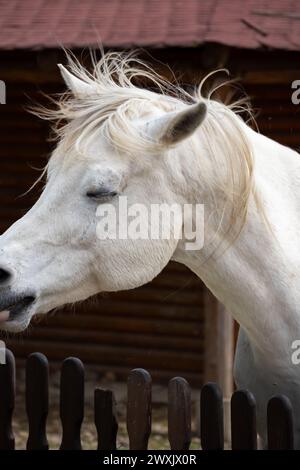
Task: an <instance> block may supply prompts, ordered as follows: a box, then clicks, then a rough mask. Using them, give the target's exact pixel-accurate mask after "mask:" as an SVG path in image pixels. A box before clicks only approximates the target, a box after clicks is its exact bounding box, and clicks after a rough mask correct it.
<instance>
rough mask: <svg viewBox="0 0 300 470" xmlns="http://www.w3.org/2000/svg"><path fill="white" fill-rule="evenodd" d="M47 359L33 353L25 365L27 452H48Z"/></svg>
mask: <svg viewBox="0 0 300 470" xmlns="http://www.w3.org/2000/svg"><path fill="white" fill-rule="evenodd" d="M48 369H49V367H48V360H47V358H46V357H45V356H44V355H43V354H41V353H38V352H37V353H33V354H30V356H29V357H28V359H27V363H26V412H27V417H28V425H29V434H28V440H27V449H28V450H48V441H47V435H46V421H47V416H48V401H49V391H48V381H49V380H48V375H49V370H48Z"/></svg>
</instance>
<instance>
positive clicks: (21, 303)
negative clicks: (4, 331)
mask: <svg viewBox="0 0 300 470" xmlns="http://www.w3.org/2000/svg"><path fill="white" fill-rule="evenodd" d="M14 300H15V299H14ZM34 300H35V297H34V296H32V295H27V296H24V297H20V298H18V299H17V300H15V301H11V302H9V301H8V302H7V305H5V307H4V308H3V310H1V312H0V324H1V323H4V322H10V321H15V320H18V318H19V317H21V316H22V315H23V313H24V312H25V311H26V310H27V309H28V307H29V306H30V305H31V304H32V303H33V302H34Z"/></svg>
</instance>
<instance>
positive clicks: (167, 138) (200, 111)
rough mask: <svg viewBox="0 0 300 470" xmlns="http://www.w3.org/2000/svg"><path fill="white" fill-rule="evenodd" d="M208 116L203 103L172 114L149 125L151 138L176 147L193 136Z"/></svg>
mask: <svg viewBox="0 0 300 470" xmlns="http://www.w3.org/2000/svg"><path fill="white" fill-rule="evenodd" d="M205 116H206V105H205V103H203V102H200V103H197V104H193V105H190V106H187V107H186V109H184V110H182V111H176V112H171V113H168V114H165V115H164V116H162V117H160V118H158V119H154V120H153V121H151V122H149V123H148V130H149V132H150V134H151V137H152V138H154V139H155V140H158V141H159V142H161V143H162V144H165V145H174V144H177V143H178V142H180V141H181V140H183V139H186V138H187V137H189V136H191V135H192V134H193V132H194V131H195V130H196V129H197V127H198V126H200V124H201V123H202V121H203V120H204V118H205Z"/></svg>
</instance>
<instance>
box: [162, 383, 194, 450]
mask: <svg viewBox="0 0 300 470" xmlns="http://www.w3.org/2000/svg"><path fill="white" fill-rule="evenodd" d="M168 437H169V442H170V446H171V450H188V449H189V447H190V444H191V389H190V386H189V384H188V383H187V381H186V380H185V379H183V378H182V377H174V378H173V379H171V380H170V382H169V387H168Z"/></svg>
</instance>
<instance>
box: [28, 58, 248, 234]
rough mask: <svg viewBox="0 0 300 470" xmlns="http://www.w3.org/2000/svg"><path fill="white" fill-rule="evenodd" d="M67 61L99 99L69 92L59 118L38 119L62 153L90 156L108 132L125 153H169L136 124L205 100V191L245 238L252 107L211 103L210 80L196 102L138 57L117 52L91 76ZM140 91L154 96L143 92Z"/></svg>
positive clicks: (46, 114) (43, 112) (55, 114)
mask: <svg viewBox="0 0 300 470" xmlns="http://www.w3.org/2000/svg"><path fill="white" fill-rule="evenodd" d="M67 57H68V62H69V69H70V71H71V73H73V74H74V75H75V76H76V77H78V78H79V79H80V80H82V81H83V82H85V83H86V84H88V85H90V86H91V88H92V89H93V94H91V95H90V96H86V95H84V96H82V97H78V96H77V97H75V96H73V95H72V94H70V93H69V92H66V93H64V94H63V95H62V96H61V97H60V99H58V100H53V101H54V103H55V104H56V109H55V110H52V109H50V110H49V109H45V108H39V109H38V110H35V111H34V112H35V113H36V114H38V115H39V117H42V118H43V119H49V120H54V121H55V125H54V131H55V135H56V137H57V138H58V140H59V145H58V148H60V146H62V145H63V146H66V147H67V148H70V147H72V146H75V148H76V149H77V151H78V152H80V154H84V151H85V147H86V145H87V144H88V142H89V141H90V139H91V138H92V137H93V135H94V133H95V132H98V131H99V129H101V132H102V135H105V137H106V138H107V139H109V141H110V142H111V143H112V144H113V146H114V147H115V148H117V149H118V150H120V151H121V152H124V153H127V154H130V155H132V154H141V155H145V153H146V154H155V153H157V152H162V151H167V150H168V149H167V148H165V147H163V146H162V144H161V143H158V142H156V141H154V140H152V139H150V138H149V137H147V136H145V135H143V134H142V133H141V132H140V130H139V129H138V128H137V126H136V124H135V122H136V120H137V119H140V118H144V117H147V116H149V118H151V114H152V113H153V110H155V109H156V110H157V109H159V110H162V111H164V112H169V111H174V110H176V109H180V108H183V107H184V106H188V105H189V104H192V103H195V102H198V101H199V100H203V101H205V103H206V105H207V117H206V119H205V120H204V122H203V124H202V125H201V128H200V131H199V133H201V140H202V142H203V143H204V145H205V148H206V151H207V153H208V155H207V157H206V158H203V162H202V166H203V172H202V175H203V181H202V182H201V183H202V185H203V186H204V185H205V184H206V185H207V187H208V188H210V189H211V194H212V198H214V197H215V195H214V193H215V192H216V191H218V192H219V191H221V193H222V199H223V201H224V207H222V208H220V207H218V208H216V209H217V211H218V213H219V214H220V211H221V213H222V217H221V219H223V218H224V219H226V225H227V229H229V230H231V229H232V226H235V228H238V229H237V231H236V234H238V233H239V232H240V229H241V228H242V226H243V224H244V222H245V219H246V215H247V208H248V201H249V197H250V194H251V192H252V190H253V163H254V162H253V155H252V150H251V146H250V143H249V142H248V141H247V139H246V136H245V133H244V132H243V130H242V127H241V119H240V117H239V116H238V113H239V112H241V111H245V110H246V111H249V108H247V106H245V103H246V101H245V100H239V101H236V102H234V103H232V104H231V105H229V106H226V105H225V104H223V103H220V102H218V101H215V100H212V99H210V96H211V95H212V93H213V92H214V90H212V91H211V93H210V95H209V98H204V97H203V96H202V94H201V88H202V85H203V83H204V81H205V80H206V78H207V77H205V78H204V79H203V80H202V82H201V83H200V85H199V87H198V88H197V89H196V90H195V92H194V94H191V93H188V92H187V91H185V90H184V89H183V88H181V87H180V86H178V85H172V84H171V83H169V82H167V81H166V80H164V79H163V78H162V77H161V76H159V75H158V74H157V73H156V72H154V71H153V70H152V69H151V68H150V67H149V66H148V65H146V64H145V63H144V62H142V61H141V60H139V59H137V58H135V57H133V56H132V54H122V53H116V52H113V53H108V54H106V55H103V56H102V58H101V60H100V61H99V62H98V63H97V62H96V61H95V60H93V71H92V72H89V71H88V70H86V69H85V68H84V67H83V66H82V65H81V64H80V63H79V62H78V61H77V60H76V59H75V58H74V57H71V56H70V55H67ZM210 75H211V74H210ZM225 83H228V82H225ZM141 84H144V86H145V87H147V88H141ZM151 88H154V89H155V91H153V90H152V89H151ZM217 88H219V87H217ZM199 135H200V134H199ZM189 144H190V145H194V146H195V152H196V153H197V139H196V138H195V137H192V138H190V139H189ZM220 168H223V169H224V168H225V173H226V178H225V179H224V172H223V176H222V175H220V171H219V170H220ZM218 199H219V198H218ZM219 200H220V199H219ZM225 214H226V215H225ZM230 227H231V229H230ZM227 229H226V230H227ZM225 232H226V231H225ZM224 235H225V233H224Z"/></svg>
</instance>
